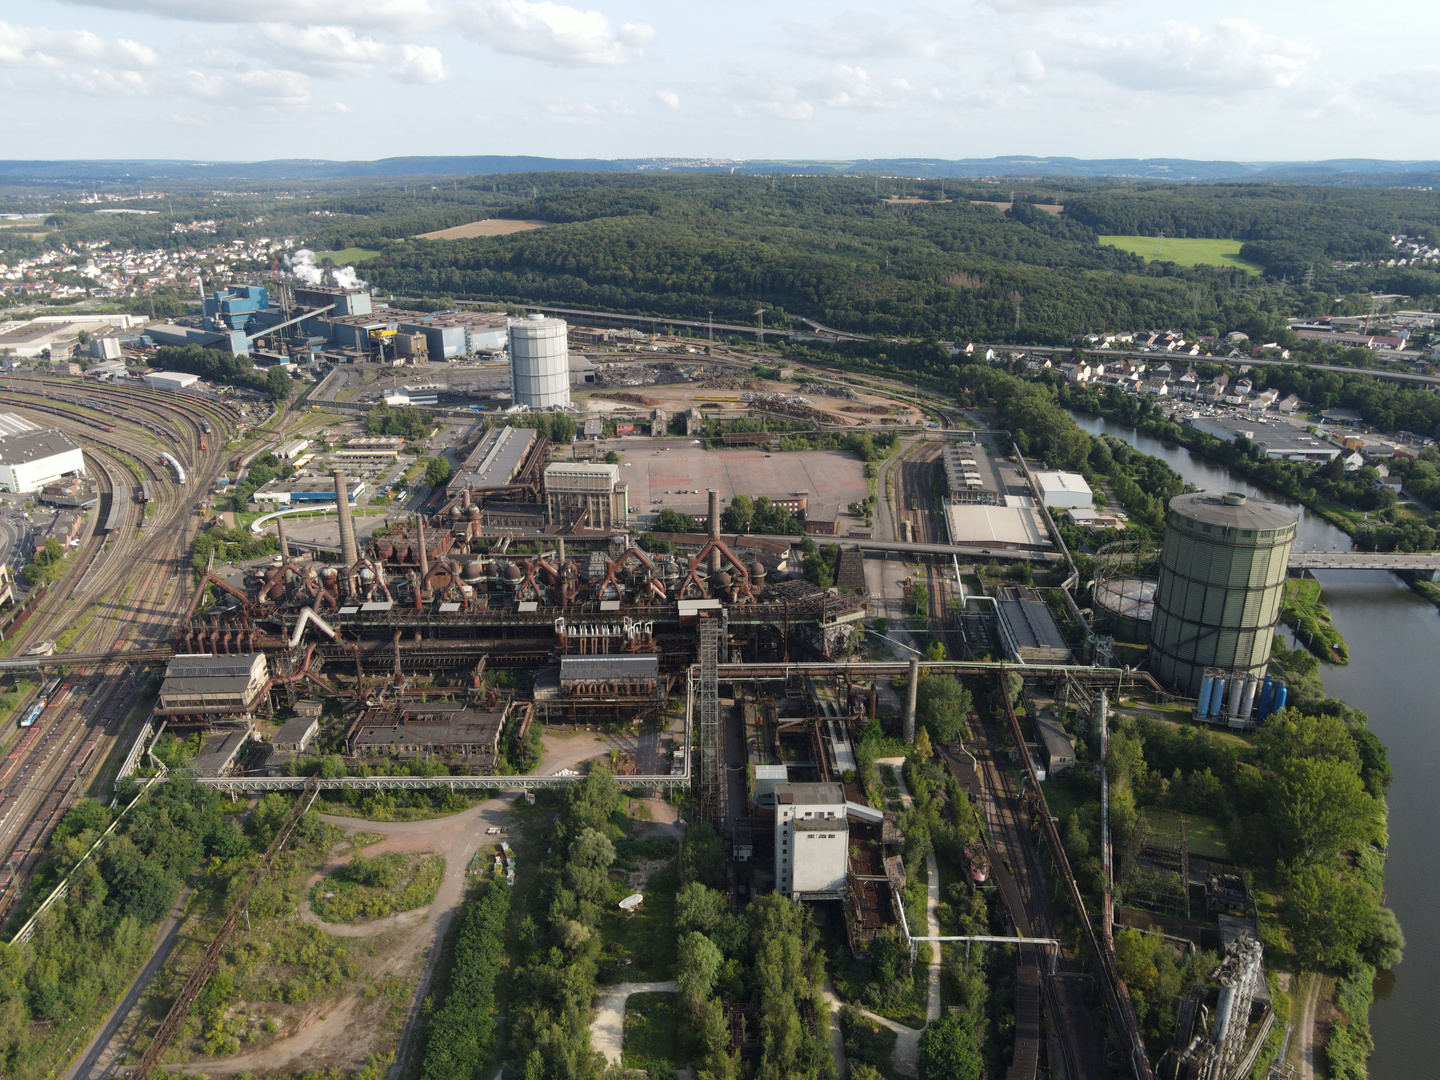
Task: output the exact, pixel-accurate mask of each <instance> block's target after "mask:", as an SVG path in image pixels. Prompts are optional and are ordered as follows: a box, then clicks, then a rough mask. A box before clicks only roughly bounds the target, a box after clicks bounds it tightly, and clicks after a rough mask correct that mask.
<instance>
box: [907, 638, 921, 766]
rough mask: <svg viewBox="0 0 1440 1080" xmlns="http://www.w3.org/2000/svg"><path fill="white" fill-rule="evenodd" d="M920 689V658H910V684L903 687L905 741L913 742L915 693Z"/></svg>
mask: <svg viewBox="0 0 1440 1080" xmlns="http://www.w3.org/2000/svg"><path fill="white" fill-rule="evenodd" d="M919 690H920V660H919V658H918V657H915V656H912V657H911V658H910V685H909V686H908V687H906V689H905V741H906V742H907V743H912V744H913V743H914V742H915V695H916V694H917V693H918V692H919Z"/></svg>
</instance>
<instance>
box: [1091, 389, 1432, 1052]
mask: <svg viewBox="0 0 1440 1080" xmlns="http://www.w3.org/2000/svg"><path fill="white" fill-rule="evenodd" d="M1072 415H1073V416H1074V418H1075V422H1076V423H1077V424H1079V425H1080V427H1082V428H1083V429H1085V430H1086V431H1088V432H1090V433H1091V434H1097V435H1098V434H1101V433H1104V434H1107V435H1113V436H1115V437H1116V438H1119V439H1124V440H1125V441H1126V442H1128V443H1129V444H1130V445H1132V446H1134V447H1135V448H1136V449H1137V450H1140V451H1141V452H1143V453H1146V454H1151V455H1153V456H1154V457H1158V458H1160V459H1162V460H1163V461H1165V462H1166V463H1167V464H1168V465H1169V466H1170V467H1171V468H1172V469H1174V470H1175V471H1176V472H1177V473H1179V474H1180V475H1181V476H1183V477H1184V478H1185V479H1186V480H1187V481H1188V482H1189V483H1191V484H1194V485H1195V486H1196V487H1198V488H1204V489H1206V490H1209V491H1243V492H1245V493H1246V494H1247V495H1255V496H1258V497H1261V498H1266V499H1270V500H1272V501H1279V502H1288V500H1286V499H1283V498H1280V497H1279V496H1277V495H1276V494H1275V493H1273V492H1270V491H1266V490H1262V489H1260V488H1258V487H1256V486H1255V485H1254V484H1252V483H1250V482H1249V481H1247V480H1245V479H1244V478H1243V477H1240V476H1237V475H1235V474H1233V473H1232V472H1231V471H1230V470H1229V469H1227V468H1225V467H1223V466H1220V465H1216V464H1213V463H1211V462H1208V461H1204V460H1202V459H1200V458H1198V457H1195V456H1194V455H1192V454H1191V453H1190V451H1189V450H1187V449H1185V448H1184V447H1180V446H1172V445H1170V444H1168V443H1164V442H1161V441H1160V440H1159V439H1156V438H1154V437H1152V436H1150V435H1145V434H1143V433H1141V432H1139V431H1136V430H1135V429H1134V428H1132V427H1130V426H1128V425H1125V424H1115V423H1111V422H1109V421H1107V420H1103V419H1100V418H1097V417H1093V416H1085V415H1082V414H1078V413H1076V414H1072ZM1297 509H1298V510H1299V511H1300V530H1299V538H1298V539H1297V541H1296V545H1297V547H1304V548H1311V547H1313V548H1318V549H1320V550H1329V549H1332V548H1339V549H1341V550H1346V551H1348V550H1350V548H1351V547H1352V546H1353V545H1352V544H1351V543H1350V538H1349V537H1348V536H1347V535H1346V534H1345V533H1343V532H1341V531H1340V530H1339V529H1337V528H1335V526H1333V525H1331V524H1330V523H1329V522H1327V521H1325V520H1324V519H1323V518H1320V517H1317V516H1315V515H1313V514H1311V513H1309V512H1308V511H1307V510H1306V509H1305V508H1304V507H1297ZM1316 577H1317V578H1318V579H1319V580H1320V582H1321V585H1322V597H1321V599H1322V600H1323V601H1324V603H1325V605H1326V607H1328V608H1329V609H1330V613H1331V615H1332V616H1333V618H1334V620H1335V624H1336V626H1338V627H1339V628H1340V632H1341V633H1342V634H1344V635H1345V640H1346V642H1347V643H1348V644H1349V646H1350V663H1349V664H1348V665H1346V666H1344V667H1331V666H1329V665H1321V677H1322V678H1323V679H1324V681H1325V688H1326V690H1327V691H1329V693H1331V694H1333V695H1334V696H1335V697H1338V698H1341V699H1342V700H1344V701H1345V702H1347V703H1348V704H1349V705H1351V706H1352V707H1354V708H1357V709H1362V710H1364V711H1365V712H1366V713H1368V714H1369V717H1370V728H1371V730H1372V731H1374V732H1375V734H1376V735H1378V736H1379V737H1380V738H1381V739H1382V740H1383V741H1384V742H1385V745H1386V746H1387V747H1389V750H1390V765H1391V767H1392V769H1393V770H1394V774H1395V779H1394V782H1393V783H1392V785H1391V787H1390V792H1389V807H1390V819H1389V824H1390V858H1389V862H1388V864H1387V866H1386V871H1385V887H1386V891H1387V895H1386V902H1387V903H1388V904H1389V905H1390V906H1391V907H1392V908H1393V909H1394V911H1395V914H1396V916H1397V917H1398V918H1399V920H1400V925H1401V927H1402V928H1403V929H1404V931H1405V940H1406V947H1405V960H1404V962H1403V963H1401V964H1400V965H1398V966H1397V967H1396V968H1395V969H1394V972H1393V973H1392V974H1391V975H1387V976H1385V977H1382V979H1381V980H1380V981H1379V983H1378V984H1377V986H1376V997H1375V1007H1374V1009H1373V1010H1372V1011H1371V1014H1370V1023H1371V1031H1372V1033H1373V1034H1374V1037H1375V1055H1374V1056H1373V1057H1372V1058H1371V1059H1370V1075H1371V1076H1372V1077H1377V1078H1380V1077H1383V1078H1385V1080H1422V1078H1429V1077H1433V1076H1434V1075H1435V1063H1434V1050H1433V1044H1432V1043H1430V1037H1429V1036H1426V1035H1425V1034H1424V1032H1426V1031H1429V1030H1431V1027H1430V1025H1431V1024H1433V1023H1434V1018H1435V1017H1436V1015H1440V923H1437V921H1436V920H1435V919H1434V917H1433V911H1434V905H1435V904H1436V903H1437V902H1440V858H1437V857H1436V851H1435V847H1434V845H1433V839H1432V836H1431V833H1430V826H1429V825H1427V824H1426V822H1427V821H1428V822H1433V821H1434V819H1435V812H1436V803H1435V801H1434V799H1433V796H1434V794H1435V789H1434V784H1435V774H1434V770H1435V768H1436V766H1437V763H1440V723H1437V722H1436V719H1437V718H1436V712H1437V708H1436V699H1437V698H1436V694H1435V692H1434V689H1433V687H1432V684H1431V681H1430V680H1431V678H1432V677H1440V610H1437V609H1436V608H1435V606H1434V605H1433V604H1430V603H1429V602H1428V601H1426V600H1424V599H1422V598H1421V597H1419V596H1417V595H1416V594H1415V593H1412V592H1411V591H1410V590H1409V589H1408V588H1406V587H1405V585H1404V583H1403V582H1401V581H1400V580H1399V579H1398V578H1396V577H1395V576H1394V575H1391V574H1382V573H1377V572H1375V571H1346V570H1322V571H1319V572H1318V573H1317V574H1316Z"/></svg>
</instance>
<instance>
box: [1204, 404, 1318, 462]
mask: <svg viewBox="0 0 1440 1080" xmlns="http://www.w3.org/2000/svg"><path fill="white" fill-rule="evenodd" d="M1185 423H1186V425H1187V426H1189V427H1192V428H1194V429H1195V430H1196V431H1203V432H1204V433H1205V434H1206V435H1213V436H1214V437H1215V438H1217V439H1220V440H1222V441H1223V442H1236V441H1238V440H1239V439H1242V438H1244V439H1249V440H1250V441H1251V442H1252V443H1254V444H1255V445H1256V446H1258V447H1260V449H1261V450H1262V451H1264V453H1265V456H1266V457H1272V458H1278V459H1280V460H1281V461H1295V462H1302V463H1303V462H1319V463H1322V464H1323V463H1324V462H1327V461H1330V460H1331V459H1332V458H1335V457H1338V456H1339V455H1340V454H1341V453H1343V451H1342V450H1341V448H1340V447H1339V446H1336V445H1335V444H1334V443H1330V442H1326V441H1325V440H1324V439H1321V438H1318V437H1316V436H1314V435H1311V434H1310V433H1309V432H1308V431H1306V430H1305V429H1304V428H1302V427H1296V426H1295V425H1294V424H1292V423H1291V422H1290V421H1288V420H1282V419H1278V418H1277V419H1270V418H1267V417H1263V416H1192V417H1189V418H1188V419H1186V421H1185Z"/></svg>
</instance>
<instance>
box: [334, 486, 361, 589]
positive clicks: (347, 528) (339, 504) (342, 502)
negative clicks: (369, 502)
mask: <svg viewBox="0 0 1440 1080" xmlns="http://www.w3.org/2000/svg"><path fill="white" fill-rule="evenodd" d="M335 510H336V513H337V514H338V515H339V517H340V561H341V562H343V563H344V564H345V565H346V566H354V565H355V564H356V563H357V562H359V561H360V553H359V552H358V551H357V550H356V549H355V523H354V522H353V521H351V520H350V485H349V484H348V483H347V482H346V480H345V474H344V473H343V472H341V471H340V470H339V469H337V470H336V471H335Z"/></svg>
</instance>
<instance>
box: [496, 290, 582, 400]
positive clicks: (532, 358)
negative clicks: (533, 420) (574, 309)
mask: <svg viewBox="0 0 1440 1080" xmlns="http://www.w3.org/2000/svg"><path fill="white" fill-rule="evenodd" d="M567 333H568V328H567V327H566V325H565V320H564V319H552V318H547V317H546V316H544V315H538V314H537V315H530V316H527V317H526V318H524V319H517V320H516V321H515V322H513V323H511V324H510V387H511V393H512V395H513V397H514V402H515V404H516V405H524V406H525V407H527V408H530V409H566V408H569V407H570V350H569V346H568V344H567V336H566V335H567Z"/></svg>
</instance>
